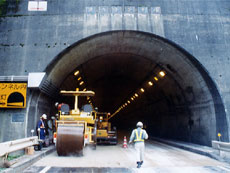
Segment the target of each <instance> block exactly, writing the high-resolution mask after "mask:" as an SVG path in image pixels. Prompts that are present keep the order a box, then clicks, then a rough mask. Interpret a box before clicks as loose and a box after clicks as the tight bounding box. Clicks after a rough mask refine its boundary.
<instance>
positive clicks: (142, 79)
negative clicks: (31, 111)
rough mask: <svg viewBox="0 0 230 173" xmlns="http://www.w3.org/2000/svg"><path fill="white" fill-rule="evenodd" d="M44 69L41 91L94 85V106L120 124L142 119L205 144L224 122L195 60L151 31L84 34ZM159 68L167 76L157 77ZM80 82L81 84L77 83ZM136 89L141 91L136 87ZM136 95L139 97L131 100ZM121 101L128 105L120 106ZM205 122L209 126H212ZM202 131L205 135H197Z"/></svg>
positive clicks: (170, 133) (165, 131)
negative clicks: (150, 83) (217, 113)
mask: <svg viewBox="0 0 230 173" xmlns="http://www.w3.org/2000/svg"><path fill="white" fill-rule="evenodd" d="M45 71H46V74H47V76H46V80H45V82H44V84H43V88H45V87H46V90H47V91H48V92H46V93H48V94H49V93H55V92H54V89H55V88H58V89H64V90H75V88H80V90H83V89H84V88H86V89H87V90H93V91H95V93H96V95H95V97H93V98H92V99H91V101H92V103H93V106H94V107H98V108H99V111H103V112H104V111H106V112H111V113H113V115H115V116H114V118H112V120H113V121H114V122H115V123H117V124H119V125H122V123H123V125H124V126H127V124H131V125H134V123H136V121H138V120H142V121H143V122H144V123H145V124H151V127H152V128H153V127H154V129H152V130H153V131H158V132H159V131H160V133H158V134H157V135H159V136H165V137H167V136H176V135H177V133H181V137H182V138H183V140H192V141H194V142H195V143H203V144H207V143H208V144H209V143H210V141H211V136H215V133H216V127H217V128H218V129H219V131H221V128H222V127H221V126H219V125H218V126H216V125H217V124H221V123H225V120H223V119H221V118H217V117H216V116H217V115H216V112H215V111H216V105H217V104H215V102H216V100H213V95H215V96H216V90H215V89H213V87H211V85H213V84H212V81H211V79H210V78H208V77H207V76H208V74H207V72H206V71H205V70H204V69H203V67H202V66H201V65H200V64H199V62H197V61H196V59H195V58H194V57H192V56H191V55H190V54H188V53H187V52H186V51H184V50H183V49H181V48H180V47H178V46H177V45H175V44H173V43H171V42H170V41H168V40H165V39H163V38H160V37H158V36H155V35H153V34H148V33H143V32H136V31H113V32H106V33H101V34H97V35H94V36H91V37H88V38H86V39H83V40H81V41H79V42H76V43H75V44H73V45H71V46H70V47H68V48H67V49H65V50H64V51H62V52H61V53H60V54H59V55H58V56H57V57H55V58H54V60H53V62H51V63H50V65H49V66H48V67H47V68H46V70H45ZM76 71H79V74H78V75H77V76H75V75H74V73H75V72H76ZM160 71H164V72H165V73H166V75H165V76H164V77H161V76H160V75H159V72H160ZM79 77H81V79H80V80H79V81H78V78H79ZM154 77H157V79H158V80H155V79H154ZM81 81H84V84H82V85H80V82H81ZM149 81H151V82H152V83H153V85H152V86H150V85H149V83H148V82H149ZM210 83H211V84H210ZM47 88H48V89H47ZM141 88H143V89H144V90H145V91H144V92H141V91H140V89H141ZM210 88H212V90H210ZM210 91H212V92H213V93H212V92H210ZM135 94H138V97H136V98H135V99H134V101H132V100H131V97H133V96H134V95H135ZM63 99H64V98H63ZM128 100H129V101H130V102H131V103H128ZM217 100H218V99H217ZM81 102H82V103H87V100H86V99H84V100H81ZM217 102H218V104H219V101H217ZM125 104H127V105H128V106H125V108H124V105H125ZM218 116H222V115H218ZM130 120H132V121H130ZM166 127H167V128H166ZM208 127H213V128H212V131H210V130H208ZM168 128H170V129H172V130H171V131H169V130H168ZM192 129H195V131H194V132H191V130H192ZM222 131H223V129H222ZM192 133H194V139H192V137H191V136H192ZM201 134H204V135H205V137H204V138H202V139H200V137H199V138H196V136H199V135H201ZM185 138H186V139H185Z"/></svg>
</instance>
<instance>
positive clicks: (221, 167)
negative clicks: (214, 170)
mask: <svg viewBox="0 0 230 173" xmlns="http://www.w3.org/2000/svg"><path fill="white" fill-rule="evenodd" d="M217 167H218V168H220V169H223V170H225V171H228V172H230V169H227V168H226V167H223V166H217Z"/></svg>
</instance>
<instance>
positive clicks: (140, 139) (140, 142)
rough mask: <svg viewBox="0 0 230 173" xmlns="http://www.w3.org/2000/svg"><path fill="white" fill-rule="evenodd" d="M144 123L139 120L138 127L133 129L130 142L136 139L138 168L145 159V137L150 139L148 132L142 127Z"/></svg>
mask: <svg viewBox="0 0 230 173" xmlns="http://www.w3.org/2000/svg"><path fill="white" fill-rule="evenodd" d="M142 128H143V123H142V122H138V123H137V128H136V129H134V130H133V131H132V134H131V136H130V139H129V143H132V142H133V141H134V143H135V144H134V145H135V149H136V151H137V168H140V167H141V165H142V164H143V162H144V161H143V160H144V150H145V139H148V134H147V132H146V131H145V130H144V129H142Z"/></svg>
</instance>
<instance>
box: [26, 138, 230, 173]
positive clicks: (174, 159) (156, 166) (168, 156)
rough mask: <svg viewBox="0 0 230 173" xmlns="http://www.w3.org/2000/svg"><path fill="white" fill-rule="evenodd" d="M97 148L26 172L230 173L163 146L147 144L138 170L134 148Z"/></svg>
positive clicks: (38, 164) (196, 156)
mask: <svg viewBox="0 0 230 173" xmlns="http://www.w3.org/2000/svg"><path fill="white" fill-rule="evenodd" d="M122 146H123V141H119V143H118V144H117V145H98V146H97V149H96V150H92V149H90V148H89V147H86V148H85V149H84V156H82V157H76V156H68V157H59V156H58V155H57V152H53V153H51V154H50V155H48V156H46V157H44V158H42V159H41V160H39V161H38V162H36V163H35V164H33V165H32V166H30V167H29V168H27V169H26V170H24V172H25V173H29V172H41V173H45V172H48V173H49V172H175V173H176V172H177V173H178V172H191V173H194V172H202V173H204V172H229V171H230V166H226V164H225V163H222V162H219V161H217V160H214V159H211V158H209V157H206V156H202V155H199V154H195V153H192V152H189V151H185V150H182V149H179V148H175V147H172V146H169V145H166V144H163V143H160V142H156V141H152V140H148V141H146V150H145V160H144V164H143V165H142V167H141V168H140V169H138V168H136V155H135V149H134V146H133V145H128V148H127V149H125V148H122Z"/></svg>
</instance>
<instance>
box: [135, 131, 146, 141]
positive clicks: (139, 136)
mask: <svg viewBox="0 0 230 173" xmlns="http://www.w3.org/2000/svg"><path fill="white" fill-rule="evenodd" d="M135 133H136V139H135V140H134V142H144V139H142V133H143V130H142V129H141V131H140V135H138V131H137V129H136V130H135Z"/></svg>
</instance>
